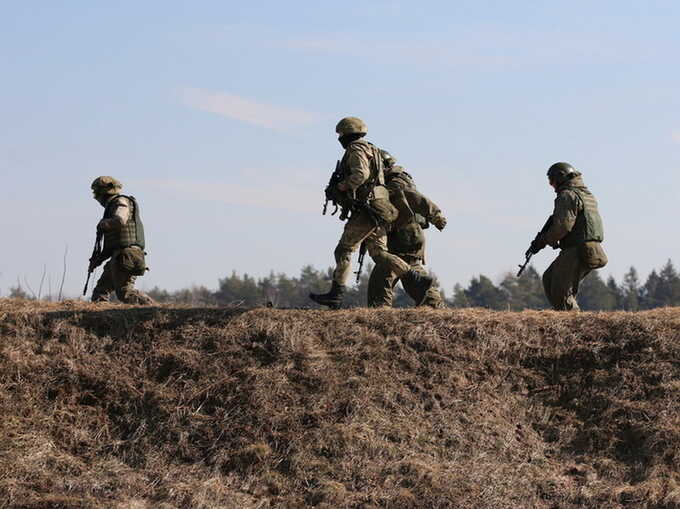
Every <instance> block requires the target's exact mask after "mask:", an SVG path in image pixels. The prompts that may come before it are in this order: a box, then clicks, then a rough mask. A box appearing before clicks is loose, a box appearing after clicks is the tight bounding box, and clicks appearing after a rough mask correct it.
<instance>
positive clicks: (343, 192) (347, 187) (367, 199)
mask: <svg viewBox="0 0 680 509" xmlns="http://www.w3.org/2000/svg"><path fill="white" fill-rule="evenodd" d="M335 131H336V133H338V134H339V138H338V141H339V142H340V143H341V144H342V146H343V148H344V149H345V154H344V156H343V158H342V160H341V161H340V163H339V168H338V175H339V176H340V181H339V182H338V183H337V184H335V185H331V186H330V187H329V188H327V189H326V196H327V197H328V196H329V194H330V195H332V196H334V198H333V200H334V201H335V202H339V203H340V205H343V206H344V207H343V208H344V210H345V211H351V216H350V218H349V220H348V221H347V223H346V224H345V228H344V230H343V233H342V237H341V238H340V241H339V242H338V245H337V246H336V248H335V253H334V254H335V263H336V266H335V270H334V271H333V280H332V282H331V289H330V291H328V292H327V293H324V294H317V293H310V294H309V298H310V299H312V300H313V301H314V302H317V303H318V304H322V305H324V306H328V307H330V308H332V309H338V308H339V307H341V306H342V300H343V295H344V294H345V292H346V286H345V283H346V281H347V280H348V279H349V275H350V272H351V258H352V253H353V252H354V251H356V250H357V249H358V248H359V246H360V245H361V243H362V242H365V244H366V248H367V251H368V253H369V255H370V256H371V258H373V260H374V262H375V263H376V264H381V265H383V266H384V267H386V268H387V269H389V270H390V271H391V272H393V273H395V274H396V275H397V277H401V278H402V279H403V280H405V281H408V282H410V283H412V286H413V288H415V289H417V290H418V292H419V293H418V294H417V297H418V302H421V301H422V299H424V298H425V293H426V291H427V290H428V289H429V288H430V286H432V281H433V280H432V278H431V277H429V276H428V275H423V274H420V273H418V272H416V271H414V270H411V267H410V266H409V264H408V263H406V262H405V261H404V260H402V259H401V258H399V257H398V256H395V255H393V254H390V253H389V251H388V249H387V231H386V227H387V226H388V225H389V224H390V223H392V222H393V221H394V220H395V219H396V218H397V216H398V215H399V214H398V211H397V209H396V208H395V207H394V206H393V205H392V204H391V203H390V197H389V193H388V191H387V188H386V187H385V175H384V173H383V158H382V154H381V151H380V150H379V149H377V148H376V147H375V146H373V145H372V144H370V143H368V142H367V141H366V140H363V139H362V138H363V136H365V135H366V133H367V127H366V124H365V123H364V122H363V120H361V119H360V118H357V117H345V118H343V119H342V120H340V122H338V125H337V126H336V128H335ZM341 218H343V216H341Z"/></svg>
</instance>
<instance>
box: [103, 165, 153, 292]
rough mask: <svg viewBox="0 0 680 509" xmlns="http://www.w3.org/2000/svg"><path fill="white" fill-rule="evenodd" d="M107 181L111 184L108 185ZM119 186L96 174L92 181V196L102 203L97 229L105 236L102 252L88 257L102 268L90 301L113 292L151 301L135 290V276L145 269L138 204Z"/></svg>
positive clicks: (113, 181)
mask: <svg viewBox="0 0 680 509" xmlns="http://www.w3.org/2000/svg"><path fill="white" fill-rule="evenodd" d="M107 183H111V184H113V185H111V186H109V187H107ZM121 188H122V186H121V185H120V183H119V182H118V181H117V180H115V179H112V178H111V177H99V178H98V179H96V180H95V182H94V183H93V184H92V189H93V191H94V193H95V199H97V201H99V202H100V203H101V205H102V206H103V207H104V217H103V218H102V219H101V221H99V223H98V225H97V231H98V232H101V233H102V234H103V237H104V248H103V250H102V253H101V255H100V256H99V257H98V258H97V259H96V260H92V261H91V268H94V267H97V266H99V265H100V264H102V263H103V262H104V261H105V260H106V259H109V261H108V262H107V263H106V265H104V270H103V272H102V275H101V277H100V278H99V280H98V281H97V284H96V286H95V288H94V290H93V291H92V301H93V302H105V301H108V300H109V294H110V293H111V292H115V293H116V296H117V297H118V299H119V300H120V301H121V302H124V303H127V304H147V305H148V304H153V303H154V302H153V300H152V299H151V297H149V296H148V295H146V294H144V293H142V292H140V291H139V290H136V289H135V287H134V285H135V280H136V279H137V276H141V275H143V274H144V273H145V271H146V264H145V260H144V255H145V253H144V226H143V224H142V220H141V216H140V212H139V206H138V205H137V201H136V200H135V198H133V197H132V196H123V195H120V194H118V193H119V191H120V190H121Z"/></svg>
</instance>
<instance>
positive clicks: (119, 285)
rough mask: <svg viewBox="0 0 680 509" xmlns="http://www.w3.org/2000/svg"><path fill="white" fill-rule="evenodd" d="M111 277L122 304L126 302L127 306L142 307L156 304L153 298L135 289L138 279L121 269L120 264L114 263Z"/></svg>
mask: <svg viewBox="0 0 680 509" xmlns="http://www.w3.org/2000/svg"><path fill="white" fill-rule="evenodd" d="M111 276H112V279H113V286H114V290H115V291H116V297H118V300H120V301H121V302H124V303H125V304H140V305H151V304H153V303H154V301H153V299H152V298H151V297H149V296H148V295H146V294H145V293H142V292H140V291H139V290H137V289H135V280H136V279H137V277H136V276H133V275H132V274H130V272H129V271H127V270H126V269H125V268H123V267H121V266H120V264H119V263H116V262H113V263H112V265H111Z"/></svg>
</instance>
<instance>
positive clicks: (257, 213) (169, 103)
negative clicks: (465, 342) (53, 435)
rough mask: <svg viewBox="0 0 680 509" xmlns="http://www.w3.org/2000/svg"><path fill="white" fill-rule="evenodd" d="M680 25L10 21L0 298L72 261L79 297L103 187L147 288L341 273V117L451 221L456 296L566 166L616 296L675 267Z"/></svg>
mask: <svg viewBox="0 0 680 509" xmlns="http://www.w3.org/2000/svg"><path fill="white" fill-rule="evenodd" d="M678 26H680V2H676V1H653V0H650V1H647V2H639V1H626V0H618V1H608V0H602V1H598V2H591V1H580V0H572V1H559V0H558V1H553V2H537V1H528V0H515V1H513V2H508V1H504V2H500V1H484V0H475V1H455V0H454V1H441V2H439V1H429V2H428V1H421V2H406V1H404V2H402V1H387V0H385V1H382V0H378V1H371V0H365V1H363V2H352V1H349V2H318V1H316V2H312V1H288V2H274V1H258V2H232V1H201V2H188V1H168V0H165V1H163V2H160V1H145V2H132V1H117V2H106V3H105V2H86V1H69V0H65V1H62V2H46V1H32V0H24V1H22V2H0V69H1V74H0V76H1V79H0V92H1V93H0V197H1V199H0V228H1V230H2V232H3V233H4V241H3V242H2V246H3V249H1V250H0V295H7V293H8V291H9V288H10V287H11V286H13V285H16V282H17V279H19V280H20V281H22V283H23V284H24V286H25V284H26V283H28V284H29V285H30V286H31V287H32V288H33V290H34V291H37V288H38V286H39V283H40V279H41V275H42V273H43V271H44V272H45V273H46V274H47V277H48V278H49V281H50V283H51V286H52V287H53V288H56V286H57V281H58V280H59V279H60V278H61V275H62V266H63V262H64V258H65V260H66V280H65V292H66V294H67V295H69V296H73V297H75V296H77V295H78V294H79V293H80V292H81V291H82V286H83V284H84V280H85V275H86V269H87V260H88V258H89V256H90V252H91V250H92V244H93V241H94V236H95V226H96V223H97V221H98V220H99V218H100V217H101V214H102V211H103V210H102V208H101V206H100V205H99V204H98V203H97V202H95V201H94V200H93V199H92V195H91V191H90V183H91V182H92V180H93V179H94V178H95V177H97V176H99V175H112V176H115V177H116V178H118V179H119V180H121V181H122V182H123V183H124V185H125V187H124V190H123V191H124V192H126V193H129V194H132V195H134V196H135V197H136V198H137V199H138V200H139V203H140V207H141V211H142V217H143V219H144V224H145V227H146V233H147V244H148V246H147V252H148V260H147V261H148V264H149V266H150V268H151V271H150V272H149V273H147V275H146V276H144V277H143V278H140V279H139V280H138V286H139V287H140V288H146V289H150V288H152V287H154V286H160V287H162V288H165V289H168V290H174V289H179V288H184V287H188V286H191V285H205V286H207V287H209V288H216V287H217V285H218V280H219V278H221V277H224V276H227V275H229V274H231V272H232V271H236V272H237V273H239V274H243V273H247V274H250V275H253V276H256V277H262V276H266V275H268V274H269V273H270V271H272V270H273V271H274V272H277V273H278V272H284V273H287V274H288V275H297V274H299V271H300V268H301V267H302V266H303V265H306V264H312V265H314V266H315V267H317V268H319V269H325V268H326V267H329V266H331V265H333V249H334V247H335V245H336V243H337V240H338V238H339V236H340V234H341V231H342V226H343V225H342V223H341V222H340V221H338V220H337V218H336V217H330V216H322V215H321V209H322V205H323V188H324V186H325V184H326V182H327V180H328V177H329V175H330V173H331V171H332V170H333V168H334V167H335V162H336V160H337V159H338V158H340V157H341V155H342V148H341V147H340V145H339V143H338V142H337V137H336V134H335V132H334V129H335V124H336V123H337V121H338V120H339V119H340V118H342V117H344V116H348V115H353V116H359V117H361V118H362V119H364V120H365V121H366V123H367V124H368V130H369V132H368V135H367V139H368V140H369V141H371V142H373V143H375V144H376V145H378V146H380V147H382V148H385V149H387V150H389V151H390V152H391V153H392V154H393V155H394V156H395V157H396V158H397V160H398V162H399V163H400V164H402V165H403V166H405V167H406V168H407V169H408V171H409V172H410V173H411V174H412V175H413V176H414V178H415V180H416V183H417V185H418V188H419V189H420V191H421V192H423V193H425V194H426V195H428V196H429V197H430V198H431V199H432V200H434V201H435V202H436V203H437V204H439V206H440V207H441V208H442V209H443V211H444V213H445V214H446V216H447V217H448V220H449V224H448V226H447V228H446V230H444V231H443V232H438V231H436V230H435V229H431V230H429V231H428V266H429V268H431V269H432V270H433V271H434V272H435V273H436V274H437V276H438V277H439V279H440V281H441V283H442V287H443V289H444V290H445V291H446V292H447V294H449V295H450V294H451V290H452V288H453V285H454V284H455V283H457V282H460V283H462V284H464V285H465V284H466V283H467V282H468V281H469V280H470V278H472V277H474V276H477V275H479V274H485V275H487V276H489V277H491V278H492V280H494V281H499V280H500V279H501V278H502V277H503V275H504V274H506V273H507V272H508V271H514V270H515V269H516V266H517V264H518V263H520V262H522V261H523V258H524V252H525V250H526V249H527V247H528V244H529V242H530V241H531V240H532V238H533V237H534V235H535V233H536V231H537V230H538V229H540V227H541V226H542V225H543V223H544V221H545V219H546V217H547V216H548V215H549V214H550V212H551V210H552V203H553V200H554V193H553V191H552V190H551V188H549V187H548V183H547V179H546V176H545V172H546V170H547V168H548V167H549V166H550V164H552V163H554V162H556V161H567V162H570V163H571V164H573V165H574V166H575V167H576V168H577V169H579V170H580V171H581V172H582V173H583V175H584V179H585V182H586V184H587V185H588V186H589V187H590V189H591V190H592V191H593V193H594V194H595V195H596V196H597V198H598V200H599V203H600V210H601V214H602V216H603V220H604V225H605V243H604V247H605V250H606V251H607V254H608V256H609V260H610V262H609V265H608V266H607V267H606V268H605V269H603V270H602V274H603V275H604V276H605V277H606V276H608V275H612V276H614V277H615V278H617V279H619V280H620V279H621V278H622V277H623V275H624V273H625V272H626V271H627V270H628V268H629V267H630V266H631V265H634V266H635V267H636V268H637V269H638V271H639V272H640V273H641V274H642V275H643V277H646V275H647V274H648V273H649V271H651V270H652V269H654V268H658V267H660V266H662V265H663V264H664V263H665V262H666V261H667V260H668V259H669V258H671V259H673V260H674V261H675V262H677V263H678V264H680V256H678V250H679V249H680V235H678V234H677V230H678V226H677V217H678V210H679V208H680V204H679V203H678V202H679V199H678V189H680V66H678V56H679V54H680V31H678V30H677V27H678ZM554 255H555V253H553V252H552V251H551V250H550V249H548V250H545V251H543V252H541V253H540V254H538V255H537V256H535V257H534V260H535V261H534V266H535V267H536V268H537V269H538V270H539V271H542V270H544V269H545V268H546V267H547V266H548V264H549V263H550V261H551V260H552V259H553V258H554ZM46 291H47V279H46V282H45V283H44V289H43V293H45V292H46Z"/></svg>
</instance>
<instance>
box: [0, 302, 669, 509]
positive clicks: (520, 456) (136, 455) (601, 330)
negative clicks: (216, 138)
mask: <svg viewBox="0 0 680 509" xmlns="http://www.w3.org/2000/svg"><path fill="white" fill-rule="evenodd" d="M0 507H8V508H36V509H37V508H45V509H47V508H93V507H113V508H128V507H129V508H139V509H141V508H175V507H177V508H218V507H220V508H269V507H277V508H278V507H282V508H300V507H319V508H363V509H369V508H421V507H422V508H449V507H451V508H577V507H578V508H581V507H586V508H619V507H634V508H678V507H680V309H662V310H656V311H649V312H641V313H623V312H620V313H580V314H574V313H555V312H550V311H548V312H533V311H525V312H522V313H511V312H492V311H486V310H479V309H469V310H426V311H421V310H368V309H354V310H347V311H332V312H331V311H325V312H324V311H310V310H299V311H298V310H276V309H254V310H243V309H217V308H209V309H206V308H201V309H190V308H177V307H158V308H148V309H143V308H131V307H126V306H113V305H92V304H85V303H77V302H70V303H69V302H66V303H62V304H35V303H31V302H28V301H17V300H8V299H0Z"/></svg>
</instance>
